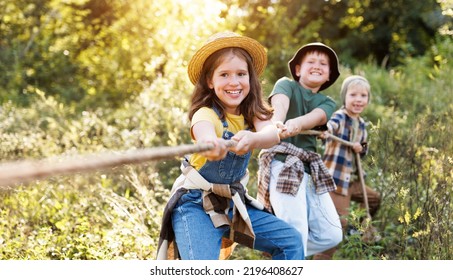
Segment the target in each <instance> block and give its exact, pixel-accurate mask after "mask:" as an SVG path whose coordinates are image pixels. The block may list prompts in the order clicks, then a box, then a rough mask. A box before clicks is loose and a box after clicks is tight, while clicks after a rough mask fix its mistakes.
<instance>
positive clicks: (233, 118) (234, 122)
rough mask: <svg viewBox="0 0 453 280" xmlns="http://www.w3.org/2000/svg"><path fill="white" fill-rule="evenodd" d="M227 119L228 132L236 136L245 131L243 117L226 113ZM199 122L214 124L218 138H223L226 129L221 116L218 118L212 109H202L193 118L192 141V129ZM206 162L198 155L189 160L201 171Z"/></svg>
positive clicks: (193, 155) (191, 125)
mask: <svg viewBox="0 0 453 280" xmlns="http://www.w3.org/2000/svg"><path fill="white" fill-rule="evenodd" d="M225 118H226V121H227V123H228V131H230V132H232V133H233V134H236V133H237V132H238V131H240V130H244V128H245V122H244V116H243V115H239V116H238V115H233V114H228V113H226V116H225ZM199 121H208V122H211V123H213V124H214V128H215V133H216V135H217V137H222V133H223V130H224V128H223V124H222V122H221V121H220V119H219V116H217V113H216V112H215V111H214V110H213V109H212V108H208V107H202V108H200V109H199V110H198V111H196V112H195V114H194V115H193V117H192V122H191V124H190V127H191V136H192V139H193V135H192V127H193V126H194V124H196V123H197V122H199ZM195 142H196V141H195ZM206 161H207V159H206V158H205V157H204V156H201V155H200V154H197V153H195V154H192V155H191V156H190V160H189V162H190V164H191V165H192V166H193V167H194V168H195V169H196V170H199V169H200V168H201V167H202V166H203V165H204V164H205V163H206Z"/></svg>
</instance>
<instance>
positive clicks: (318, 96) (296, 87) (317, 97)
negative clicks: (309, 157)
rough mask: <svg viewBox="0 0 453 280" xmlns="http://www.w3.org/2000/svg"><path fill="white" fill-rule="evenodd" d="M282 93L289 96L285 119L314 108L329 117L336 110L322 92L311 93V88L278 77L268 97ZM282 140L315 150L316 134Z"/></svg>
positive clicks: (330, 99) (295, 116)
mask: <svg viewBox="0 0 453 280" xmlns="http://www.w3.org/2000/svg"><path fill="white" fill-rule="evenodd" d="M280 93H281V94H284V95H286V96H288V97H289V108H288V112H287V114H286V119H285V121H286V120H288V119H294V118H297V117H300V116H302V115H305V114H307V113H309V112H311V111H312V110H314V109H315V108H320V109H322V110H323V111H324V112H325V113H326V116H327V120H329V119H330V117H331V116H332V114H333V112H334V111H335V110H336V103H335V101H334V100H333V99H332V98H330V97H329V96H326V95H324V94H323V93H320V92H318V93H313V92H312V91H311V90H309V89H306V88H304V87H303V86H302V85H301V84H299V83H298V82H296V81H294V80H292V79H289V78H287V77H283V78H281V79H279V80H278V81H277V82H276V83H275V85H274V89H273V90H272V92H271V94H270V95H269V99H270V98H271V97H272V96H273V95H275V94H280ZM282 141H285V142H288V143H291V144H293V145H295V146H296V147H299V148H302V149H304V150H307V151H312V152H316V136H314V135H303V134H299V135H296V136H293V137H290V138H286V139H283V140H282Z"/></svg>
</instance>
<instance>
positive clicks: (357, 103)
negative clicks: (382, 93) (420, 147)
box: [344, 84, 369, 117]
mask: <svg viewBox="0 0 453 280" xmlns="http://www.w3.org/2000/svg"><path fill="white" fill-rule="evenodd" d="M344 100H345V101H344V107H345V108H346V111H348V113H349V115H350V116H351V117H358V116H359V115H360V114H361V113H362V112H363V110H365V108H366V106H367V105H368V100H369V93H368V90H367V88H366V87H364V86H363V85H360V84H352V85H350V86H349V87H348V90H347V91H346V95H345V99H344Z"/></svg>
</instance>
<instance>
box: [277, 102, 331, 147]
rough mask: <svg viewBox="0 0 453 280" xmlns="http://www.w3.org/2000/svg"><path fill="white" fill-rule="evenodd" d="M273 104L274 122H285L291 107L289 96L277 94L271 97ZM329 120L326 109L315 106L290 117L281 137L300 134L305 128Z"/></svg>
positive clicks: (310, 127)
mask: <svg viewBox="0 0 453 280" xmlns="http://www.w3.org/2000/svg"><path fill="white" fill-rule="evenodd" d="M271 104H272V107H273V108H274V117H273V118H272V120H273V121H274V122H276V123H277V122H283V121H285V119H286V114H287V113H288V108H289V98H288V96H286V95H284V94H276V95H274V96H272V98H271ZM326 122H327V115H326V113H325V112H324V110H322V109H320V108H315V109H314V110H312V111H311V112H310V113H308V114H305V115H303V116H299V117H297V118H294V119H289V120H287V121H286V123H285V128H283V129H282V132H281V133H280V137H281V138H288V137H291V136H294V135H297V134H299V133H300V132H301V131H303V130H308V129H312V128H314V127H315V126H318V125H323V124H325V123H326Z"/></svg>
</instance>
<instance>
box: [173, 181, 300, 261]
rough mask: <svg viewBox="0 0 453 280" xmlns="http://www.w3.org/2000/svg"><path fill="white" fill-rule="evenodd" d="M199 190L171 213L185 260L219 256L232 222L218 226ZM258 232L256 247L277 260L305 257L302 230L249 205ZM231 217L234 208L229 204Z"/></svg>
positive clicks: (214, 258)
mask: <svg viewBox="0 0 453 280" xmlns="http://www.w3.org/2000/svg"><path fill="white" fill-rule="evenodd" d="M202 204H203V203H202V193H201V191H200V190H190V191H189V192H188V193H186V194H184V195H183V196H182V197H181V199H180V200H179V202H178V204H177V205H176V207H175V209H174V210H173V213H172V224H173V230H174V232H175V237H176V238H175V239H176V243H177V246H178V249H179V253H180V255H181V258H182V259H183V260H216V259H219V253H220V247H221V243H222V237H223V236H228V234H229V226H222V227H219V228H215V227H214V225H213V224H212V221H211V218H210V217H209V215H208V214H206V213H205V211H204V209H203V205H202ZM247 211H248V214H249V217H250V220H251V222H252V226H253V230H254V232H255V249H257V250H260V251H263V252H267V253H270V254H271V255H272V259H274V260H303V259H304V257H305V256H304V248H303V245H302V238H301V235H300V233H299V232H298V231H297V230H296V229H295V228H294V227H293V226H291V225H289V224H287V223H286V222H284V221H282V220H280V219H278V218H277V217H275V216H274V215H272V214H270V213H268V212H265V211H262V210H258V209H256V208H254V207H252V206H249V205H247ZM229 214H230V219H231V215H232V208H230V213H229Z"/></svg>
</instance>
